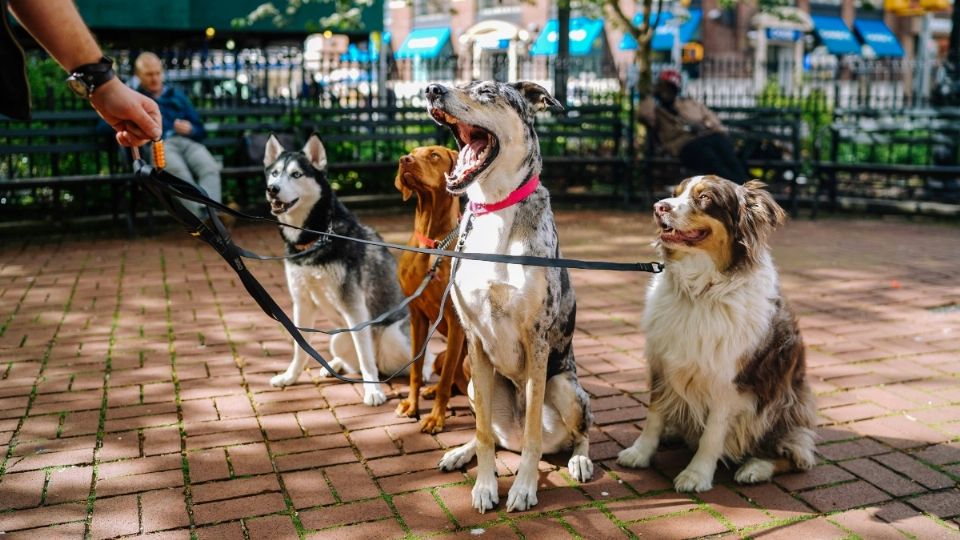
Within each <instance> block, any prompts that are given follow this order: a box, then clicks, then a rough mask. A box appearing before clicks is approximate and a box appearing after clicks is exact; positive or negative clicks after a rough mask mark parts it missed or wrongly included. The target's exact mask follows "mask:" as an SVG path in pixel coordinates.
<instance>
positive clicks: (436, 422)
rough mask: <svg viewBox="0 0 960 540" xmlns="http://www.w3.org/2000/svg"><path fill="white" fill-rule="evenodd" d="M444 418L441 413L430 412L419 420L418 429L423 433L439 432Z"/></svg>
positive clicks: (441, 429)
mask: <svg viewBox="0 0 960 540" xmlns="http://www.w3.org/2000/svg"><path fill="white" fill-rule="evenodd" d="M445 420H446V419H445V418H444V417H443V415H441V414H433V413H430V414H428V415H426V416H424V417H423V419H422V420H420V431H421V432H423V433H440V432H441V431H443V424H444V421H445Z"/></svg>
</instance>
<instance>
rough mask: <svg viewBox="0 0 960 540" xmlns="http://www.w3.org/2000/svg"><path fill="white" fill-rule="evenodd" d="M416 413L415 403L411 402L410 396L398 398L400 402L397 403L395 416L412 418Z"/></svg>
mask: <svg viewBox="0 0 960 540" xmlns="http://www.w3.org/2000/svg"><path fill="white" fill-rule="evenodd" d="M416 415H417V404H416V403H413V401H412V400H411V399H410V398H407V399H402V400H400V403H399V404H398V405H397V416H406V417H407V418H412V417H414V416H416ZM421 424H422V422H421Z"/></svg>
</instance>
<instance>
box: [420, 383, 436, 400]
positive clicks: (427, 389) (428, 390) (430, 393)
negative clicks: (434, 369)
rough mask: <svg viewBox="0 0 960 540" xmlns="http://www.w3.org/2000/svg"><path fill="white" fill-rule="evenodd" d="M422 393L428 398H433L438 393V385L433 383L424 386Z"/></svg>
mask: <svg viewBox="0 0 960 540" xmlns="http://www.w3.org/2000/svg"><path fill="white" fill-rule="evenodd" d="M420 395H421V396H423V397H425V398H427V399H433V398H434V397H436V395H437V385H436V384H431V385H430V386H424V387H423V391H422V392H420Z"/></svg>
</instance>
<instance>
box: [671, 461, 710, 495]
mask: <svg viewBox="0 0 960 540" xmlns="http://www.w3.org/2000/svg"><path fill="white" fill-rule="evenodd" d="M673 487H674V488H675V489H676V490H677V491H679V492H681V493H688V492H691V491H696V492H701V491H709V490H710V489H712V488H713V475H706V474H704V473H703V472H701V471H696V470H692V469H690V468H689V467H688V468H686V469H684V470H683V471H681V472H680V474H678V475H677V477H676V478H674V479H673Z"/></svg>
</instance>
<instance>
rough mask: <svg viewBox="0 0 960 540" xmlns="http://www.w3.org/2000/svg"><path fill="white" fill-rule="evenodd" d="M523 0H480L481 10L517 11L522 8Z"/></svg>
mask: <svg viewBox="0 0 960 540" xmlns="http://www.w3.org/2000/svg"><path fill="white" fill-rule="evenodd" d="M522 3H523V0H480V2H479V3H478V4H479V8H480V11H515V10H518V9H520V5H521V4H522Z"/></svg>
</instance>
